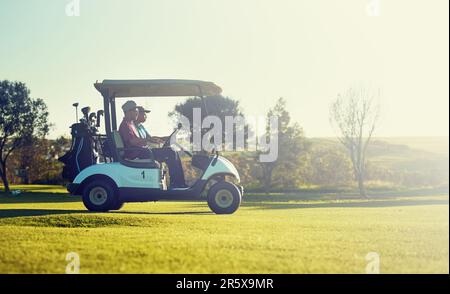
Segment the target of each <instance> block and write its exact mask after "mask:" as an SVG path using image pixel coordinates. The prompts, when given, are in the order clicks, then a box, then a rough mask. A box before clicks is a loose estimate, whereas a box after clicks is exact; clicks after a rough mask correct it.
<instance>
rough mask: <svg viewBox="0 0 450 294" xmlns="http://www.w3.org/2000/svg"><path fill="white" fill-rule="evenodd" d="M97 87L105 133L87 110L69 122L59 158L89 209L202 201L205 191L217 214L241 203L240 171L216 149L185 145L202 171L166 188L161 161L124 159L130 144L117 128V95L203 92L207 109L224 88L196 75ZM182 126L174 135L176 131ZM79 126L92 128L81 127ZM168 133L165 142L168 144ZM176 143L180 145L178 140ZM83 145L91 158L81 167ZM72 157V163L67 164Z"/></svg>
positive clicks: (73, 188)
mask: <svg viewBox="0 0 450 294" xmlns="http://www.w3.org/2000/svg"><path fill="white" fill-rule="evenodd" d="M94 86H95V88H96V89H97V90H98V91H99V92H100V93H101V95H102V96H103V106H104V109H103V110H100V111H101V113H100V114H102V115H103V116H104V121H105V132H106V134H104V135H99V134H98V130H97V129H98V127H99V125H100V124H99V116H97V123H96V124H94V123H91V122H93V121H92V120H90V115H88V114H86V113H84V112H83V114H85V118H84V119H82V120H80V123H77V124H74V125H72V127H71V128H72V136H73V144H72V147H71V150H70V151H69V152H68V153H67V154H66V155H64V156H63V157H62V158H61V159H65V162H64V160H61V161H63V162H64V163H65V164H66V167H65V168H66V174H70V175H71V177H66V178H68V179H69V180H70V181H71V183H70V184H68V186H67V189H68V191H69V192H70V193H71V194H72V195H80V196H82V199H83V203H84V205H85V206H86V208H87V209H88V210H90V211H101V212H106V211H109V210H118V209H120V208H121V207H122V205H123V203H124V202H147V201H158V200H203V199H205V198H203V197H201V194H202V192H207V193H206V195H207V197H206V200H207V203H208V205H209V207H210V208H211V210H212V211H213V212H215V213H217V214H231V213H233V212H235V211H236V210H237V209H238V208H239V205H240V203H241V199H242V194H243V188H242V187H241V186H238V183H239V181H240V178H239V173H238V171H237V170H236V168H235V167H234V165H233V164H232V163H231V162H230V161H228V160H227V159H226V158H224V157H222V156H220V155H219V153H218V152H211V153H206V154H205V152H203V153H198V154H193V153H191V152H189V151H187V150H183V151H184V152H185V153H186V154H188V155H189V156H190V157H191V158H192V162H191V163H192V166H195V167H196V168H198V169H200V170H201V171H202V175H201V176H200V178H198V179H197V180H196V181H195V182H194V183H193V184H192V185H190V186H188V187H186V188H170V187H167V184H166V180H167V179H166V175H165V172H164V171H163V168H162V167H161V163H160V162H157V161H155V160H153V159H134V160H130V159H126V158H124V152H125V151H127V149H132V148H125V146H124V143H123V141H122V138H121V136H120V134H119V132H118V128H117V118H116V115H117V114H116V99H118V98H129V97H173V96H199V97H201V99H202V101H203V107H205V110H206V104H205V103H204V97H205V96H212V95H219V94H220V93H221V91H222V90H221V88H220V87H218V86H216V85H215V84H214V83H211V82H203V81H193V80H104V81H103V82H101V83H99V82H97V83H95V84H94ZM92 118H93V116H92ZM80 124H82V125H83V126H84V127H80ZM180 127H181V126H180V125H179V126H178V128H177V129H175V131H174V132H173V133H172V135H171V136H170V137H172V136H176V133H177V131H178V130H179V128H180ZM78 129H87V130H91V131H90V132H89V131H86V132H80V131H79V130H78ZM74 130H75V131H74ZM77 136H78V137H80V136H81V137H82V139H83V140H78V142H80V141H82V142H83V144H84V146H86V142H88V145H87V147H83V144H82V145H81V146H80V145H79V143H78V145H77V144H76V143H74V142H75V141H76V140H75V139H76V138H77ZM170 137H169V139H168V140H167V141H166V142H165V143H164V145H163V147H170ZM86 138H87V139H86ZM177 146H178V147H179V148H182V147H181V146H180V145H179V144H177ZM84 149H86V150H88V151H91V152H90V153H89V154H88V156H87V157H86V158H88V160H86V161H85V162H88V163H87V164H85V167H80V162H79V159H80V158H82V155H83V152H84V151H83V150H84ZM92 150H93V151H92ZM71 161H72V164H69V162H71ZM206 189H207V190H206Z"/></svg>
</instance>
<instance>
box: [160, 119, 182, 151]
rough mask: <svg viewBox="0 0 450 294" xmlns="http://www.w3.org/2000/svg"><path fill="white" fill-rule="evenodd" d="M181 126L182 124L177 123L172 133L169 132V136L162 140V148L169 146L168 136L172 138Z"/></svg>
mask: <svg viewBox="0 0 450 294" xmlns="http://www.w3.org/2000/svg"><path fill="white" fill-rule="evenodd" d="M182 126H183V125H182V124H181V123H179V124H178V126H177V128H176V129H175V130H173V132H172V134H170V136H169V137H168V138H167V140H166V141H165V142H164V144H163V146H162V147H163V148H166V147H170V138H172V136H174V135H175V134H176V133H178V131H179V130H180V129H181V127H182ZM177 145H178V144H177Z"/></svg>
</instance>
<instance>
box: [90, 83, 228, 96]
mask: <svg viewBox="0 0 450 294" xmlns="http://www.w3.org/2000/svg"><path fill="white" fill-rule="evenodd" d="M94 86H95V88H96V89H97V90H98V91H99V92H100V93H102V95H108V96H109V97H112V96H114V97H117V98H119V97H168V96H214V95H219V94H220V93H221V92H222V89H221V88H220V87H219V86H217V85H215V84H214V83H212V82H204V81H195V80H103V82H101V83H98V82H97V83H95V84H94Z"/></svg>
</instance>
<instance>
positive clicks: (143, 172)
mask: <svg viewBox="0 0 450 294" xmlns="http://www.w3.org/2000/svg"><path fill="white" fill-rule="evenodd" d="M141 175H142V178H143V179H145V170H143V171H142V173H141Z"/></svg>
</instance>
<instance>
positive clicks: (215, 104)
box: [169, 95, 248, 142]
mask: <svg viewBox="0 0 450 294" xmlns="http://www.w3.org/2000/svg"><path fill="white" fill-rule="evenodd" d="M204 101H205V105H206V108H207V112H206V111H205V107H204V105H203V102H202V100H201V98H200V97H191V98H189V99H187V100H186V101H184V102H182V103H179V104H177V105H176V106H175V109H174V110H173V111H172V112H170V113H169V116H170V117H171V118H172V119H174V120H178V119H179V117H180V116H181V115H183V116H185V117H186V118H187V119H188V120H189V123H190V127H191V134H192V130H193V127H194V119H193V113H194V112H193V109H194V108H199V109H201V121H203V119H204V118H205V117H206V116H207V115H214V116H216V117H218V118H219V119H220V121H221V123H222V130H223V131H222V142H225V138H226V135H227V130H226V128H225V117H227V116H229V117H233V118H234V117H237V116H240V117H242V118H244V114H243V112H242V111H241V109H240V106H239V101H237V100H234V99H232V98H229V97H224V96H220V95H219V96H207V97H205V98H204ZM238 127H239V126H234V127H233V134H228V135H230V136H233V141H235V132H236V131H237V130H238ZM239 130H241V129H239ZM202 131H203V132H202V134H203V133H204V132H205V131H206V130H205V129H203V130H202ZM243 131H244V134H245V135H244V136H245V137H247V134H248V127H247V126H244V130H243Z"/></svg>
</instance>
